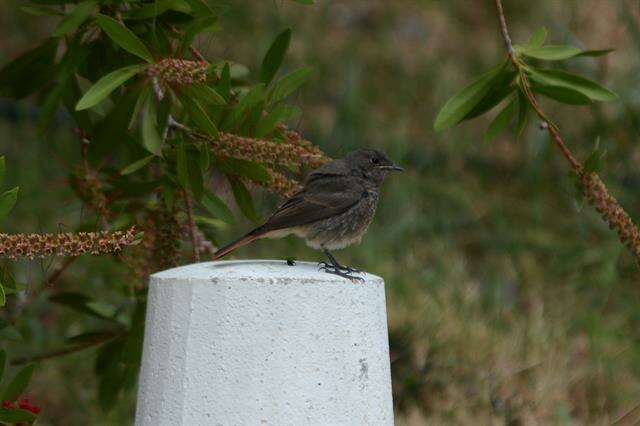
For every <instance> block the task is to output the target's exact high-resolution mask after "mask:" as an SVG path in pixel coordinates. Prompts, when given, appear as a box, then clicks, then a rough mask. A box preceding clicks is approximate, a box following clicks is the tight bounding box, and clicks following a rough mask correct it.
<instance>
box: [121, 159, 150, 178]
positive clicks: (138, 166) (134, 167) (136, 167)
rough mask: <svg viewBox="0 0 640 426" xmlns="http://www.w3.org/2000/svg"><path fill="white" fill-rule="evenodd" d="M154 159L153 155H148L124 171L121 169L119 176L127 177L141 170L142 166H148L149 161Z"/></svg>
mask: <svg viewBox="0 0 640 426" xmlns="http://www.w3.org/2000/svg"><path fill="white" fill-rule="evenodd" d="M154 158H155V155H149V156H147V157H144V158H141V159H140V160H138V161H135V162H133V163H131V164H129V165H128V166H127V167H125V168H124V169H122V170H121V171H120V174H121V175H129V174H131V173H133V172H136V171H138V170H140V169H141V168H143V167H144V166H146V165H147V164H149V163H150V162H151V160H153V159H154Z"/></svg>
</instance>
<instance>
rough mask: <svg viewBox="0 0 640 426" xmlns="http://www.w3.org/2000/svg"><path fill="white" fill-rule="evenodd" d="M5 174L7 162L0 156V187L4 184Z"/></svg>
mask: <svg viewBox="0 0 640 426" xmlns="http://www.w3.org/2000/svg"><path fill="white" fill-rule="evenodd" d="M6 172H7V162H6V160H5V158H4V155H0V186H2V182H4V174H5V173H6Z"/></svg>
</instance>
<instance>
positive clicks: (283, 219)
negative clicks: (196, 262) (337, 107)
mask: <svg viewBox="0 0 640 426" xmlns="http://www.w3.org/2000/svg"><path fill="white" fill-rule="evenodd" d="M393 170H396V171H402V170H403V169H402V168H401V167H399V166H397V165H396V164H394V163H393V162H392V161H391V160H390V159H389V157H387V155H386V154H385V153H384V152H382V151H378V150H375V149H359V150H357V151H353V152H351V153H350V154H348V155H347V156H346V157H344V158H341V159H339V160H334V161H332V162H330V163H327V164H325V165H324V166H321V167H319V168H317V169H316V170H314V171H313V172H311V173H310V174H309V176H307V179H306V180H305V183H304V188H303V189H302V190H301V191H299V192H298V193H296V194H295V195H293V196H292V197H291V198H289V199H288V200H287V201H285V202H284V203H283V204H282V205H281V206H280V207H278V209H277V210H276V212H275V213H273V215H271V217H270V218H269V219H268V220H267V221H266V222H265V224H264V225H262V226H259V227H257V228H256V229H254V230H253V231H251V232H249V233H247V234H246V235H244V236H243V237H241V238H239V239H238V240H236V241H234V242H232V243H230V244H228V245H227V246H225V247H222V248H221V249H220V250H218V251H217V252H216V253H215V254H214V255H213V259H214V260H215V259H219V258H221V257H222V256H225V255H226V254H228V253H230V252H232V251H233V250H235V249H237V248H238V247H240V246H243V245H245V244H247V243H250V242H251V241H254V240H257V239H259V238H266V237H269V238H280V237H284V236H286V235H290V234H294V235H297V236H299V237H301V238H304V239H305V240H306V242H307V245H309V246H310V247H312V248H315V249H318V250H322V251H323V252H324V253H325V254H326V255H327V257H328V259H329V263H327V262H321V263H320V265H321V268H322V269H324V270H325V271H326V272H328V273H331V274H336V275H339V276H341V277H345V278H349V279H361V278H358V277H354V276H353V275H352V274H353V273H354V272H359V271H358V270H356V269H353V268H350V267H347V266H343V265H341V264H340V263H338V261H337V260H336V259H335V257H333V255H332V254H331V252H330V250H338V249H342V248H344V247H347V246H349V245H351V244H354V243H359V242H360V240H361V239H362V235H364V233H365V231H366V230H367V228H368V227H369V224H370V223H371V221H372V220H373V216H374V214H375V212H376V206H377V205H378V196H379V193H380V185H382V182H383V181H384V179H385V177H386V176H387V174H388V173H389V171H393Z"/></svg>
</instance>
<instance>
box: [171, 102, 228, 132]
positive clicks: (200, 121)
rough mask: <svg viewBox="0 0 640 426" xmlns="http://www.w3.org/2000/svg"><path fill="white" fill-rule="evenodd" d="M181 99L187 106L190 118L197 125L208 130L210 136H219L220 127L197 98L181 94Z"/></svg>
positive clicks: (205, 130)
mask: <svg viewBox="0 0 640 426" xmlns="http://www.w3.org/2000/svg"><path fill="white" fill-rule="evenodd" d="M180 101H181V102H182V105H183V106H184V107H185V108H186V110H187V113H188V114H189V118H190V119H191V120H192V121H193V122H194V123H195V124H196V126H198V127H199V128H200V129H201V130H203V131H204V132H206V133H207V134H208V135H209V136H211V137H214V138H217V137H218V135H219V133H218V128H217V127H216V125H215V124H214V123H213V121H212V120H211V118H210V117H209V115H208V114H207V112H206V111H205V109H204V108H203V107H202V105H200V103H199V102H198V101H197V100H195V99H193V98H190V97H188V96H181V97H180Z"/></svg>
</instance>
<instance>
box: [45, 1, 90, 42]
mask: <svg viewBox="0 0 640 426" xmlns="http://www.w3.org/2000/svg"><path fill="white" fill-rule="evenodd" d="M95 9H96V2H95V0H87V1H83V2H81V3H78V4H77V5H76V6H75V7H74V8H73V9H72V10H71V12H69V13H67V14H66V15H65V16H64V18H62V20H61V21H60V22H58V25H56V28H55V29H54V30H53V33H52V34H51V35H52V36H53V37H61V36H63V35H65V34H67V33H70V32H71V31H73V30H75V29H76V28H78V27H79V26H80V24H82V23H83V22H84V21H86V20H87V18H88V17H89V16H90V15H91V14H92V13H93V11H94V10H95Z"/></svg>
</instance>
